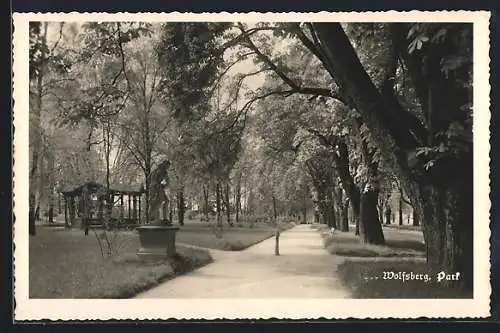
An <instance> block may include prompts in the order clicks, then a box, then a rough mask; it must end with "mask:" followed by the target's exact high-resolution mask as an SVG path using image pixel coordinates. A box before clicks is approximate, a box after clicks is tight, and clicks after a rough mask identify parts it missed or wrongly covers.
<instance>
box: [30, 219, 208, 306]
mask: <svg viewBox="0 0 500 333" xmlns="http://www.w3.org/2000/svg"><path fill="white" fill-rule="evenodd" d="M117 235H118V236H117V237H116V242H115V243H116V244H117V247H118V248H119V253H120V254H119V255H115V256H113V257H109V258H105V257H102V256H101V253H100V250H99V246H98V242H97V238H96V236H95V235H94V234H93V232H91V233H90V235H89V236H87V237H85V236H84V234H83V231H81V230H71V231H66V230H60V229H59V230H58V229H54V228H44V227H40V228H38V230H37V235H36V236H34V237H30V244H29V250H30V256H29V260H30V263H29V286H30V290H29V292H30V298H129V297H132V296H134V295H136V294H137V293H139V292H141V291H143V290H146V289H148V288H150V287H153V286H154V285H156V284H158V283H160V282H162V281H165V280H167V279H170V278H173V277H175V276H177V275H180V274H183V273H185V272H188V271H191V270H193V269H195V268H198V267H201V266H203V265H206V264H208V263H210V262H212V257H211V256H210V254H209V253H208V251H205V250H200V249H193V248H188V247H183V246H180V245H179V246H177V252H178V254H179V256H178V257H177V258H175V259H172V260H171V261H162V262H157V263H143V262H141V261H140V260H139V259H138V258H137V255H136V251H137V249H138V248H139V237H138V235H137V234H135V233H134V232H120V233H118V234H117Z"/></svg>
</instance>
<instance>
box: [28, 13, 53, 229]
mask: <svg viewBox="0 0 500 333" xmlns="http://www.w3.org/2000/svg"><path fill="white" fill-rule="evenodd" d="M47 26H48V23H47V22H44V23H43V35H42V40H41V43H42V47H41V49H40V52H41V55H40V59H41V61H40V68H39V69H38V75H37V77H36V96H35V97H36V101H35V106H34V107H33V112H31V114H32V117H31V119H30V127H31V128H32V131H31V133H30V137H32V138H33V141H32V142H33V146H32V152H31V169H30V174H29V183H30V184H29V200H28V201H29V214H28V225H29V234H30V235H31V236H35V235H36V224H35V221H36V207H37V205H38V203H37V197H36V184H37V179H36V178H37V174H38V164H39V163H40V148H41V132H40V114H41V111H42V95H43V79H44V72H45V62H46V44H47Z"/></svg>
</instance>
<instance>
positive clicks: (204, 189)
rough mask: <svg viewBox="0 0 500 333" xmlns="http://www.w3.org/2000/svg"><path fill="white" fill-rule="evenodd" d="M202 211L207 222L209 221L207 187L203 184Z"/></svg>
mask: <svg viewBox="0 0 500 333" xmlns="http://www.w3.org/2000/svg"><path fill="white" fill-rule="evenodd" d="M203 206H204V207H203V211H204V213H205V218H206V220H207V222H208V221H209V220H210V217H209V207H208V185H206V184H203Z"/></svg>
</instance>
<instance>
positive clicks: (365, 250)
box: [319, 227, 425, 257]
mask: <svg viewBox="0 0 500 333" xmlns="http://www.w3.org/2000/svg"><path fill="white" fill-rule="evenodd" d="M321 229H323V230H321ZM319 230H320V232H321V235H322V236H323V240H324V245H325V248H326V249H327V250H328V251H329V252H330V253H332V254H336V255H340V256H349V257H424V256H425V245H424V243H423V236H422V234H421V233H417V232H398V231H397V230H392V229H386V230H384V236H385V240H386V245H371V244H361V243H360V242H359V238H358V236H356V235H354V232H353V231H349V232H341V231H335V233H334V234H333V235H330V234H329V232H328V231H326V230H324V227H323V228H322V227H319Z"/></svg>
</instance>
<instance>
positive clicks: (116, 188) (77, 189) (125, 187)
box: [60, 182, 144, 196]
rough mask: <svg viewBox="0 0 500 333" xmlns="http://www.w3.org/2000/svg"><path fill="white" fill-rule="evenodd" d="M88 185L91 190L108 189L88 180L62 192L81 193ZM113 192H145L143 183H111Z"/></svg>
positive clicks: (65, 193) (63, 189)
mask: <svg viewBox="0 0 500 333" xmlns="http://www.w3.org/2000/svg"><path fill="white" fill-rule="evenodd" d="M85 187H87V189H88V190H89V191H90V192H97V191H98V190H104V189H106V186H105V185H103V184H99V183H97V182H87V183H84V184H81V185H77V186H66V187H63V188H62V189H61V191H60V192H61V193H62V194H64V195H70V196H72V195H73V196H74V195H79V194H81V193H82V191H83V189H84V188H85ZM110 190H111V192H114V193H115V194H136V195H139V194H141V193H143V192H144V190H143V189H142V186H141V185H130V184H111V185H110Z"/></svg>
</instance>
